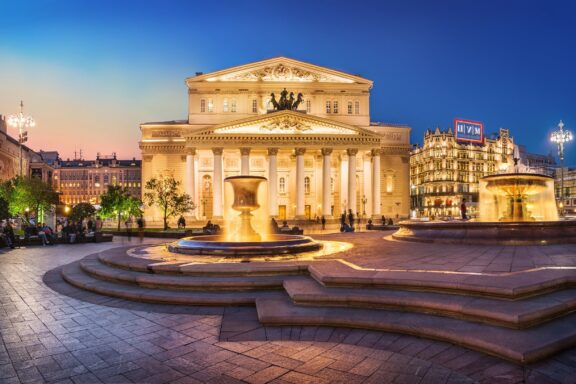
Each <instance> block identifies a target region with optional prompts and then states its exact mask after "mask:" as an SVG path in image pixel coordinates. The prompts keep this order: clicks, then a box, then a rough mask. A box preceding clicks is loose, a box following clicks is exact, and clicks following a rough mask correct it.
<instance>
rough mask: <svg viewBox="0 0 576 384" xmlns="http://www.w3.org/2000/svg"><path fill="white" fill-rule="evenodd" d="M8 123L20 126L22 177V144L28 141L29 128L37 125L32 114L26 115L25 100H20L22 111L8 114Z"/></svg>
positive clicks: (21, 172)
mask: <svg viewBox="0 0 576 384" xmlns="http://www.w3.org/2000/svg"><path fill="white" fill-rule="evenodd" d="M8 125H10V126H11V127H14V128H18V144H19V145H20V177H22V174H23V171H22V144H24V143H25V142H27V141H28V131H27V129H28V128H32V127H34V126H35V125H36V122H35V121H34V119H33V118H32V117H31V116H25V115H24V102H23V101H20V113H18V114H17V115H10V116H8Z"/></svg>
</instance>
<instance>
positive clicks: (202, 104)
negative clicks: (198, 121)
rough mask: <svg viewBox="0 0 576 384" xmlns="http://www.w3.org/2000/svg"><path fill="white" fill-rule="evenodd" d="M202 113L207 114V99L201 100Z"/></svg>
mask: <svg viewBox="0 0 576 384" xmlns="http://www.w3.org/2000/svg"><path fill="white" fill-rule="evenodd" d="M200 112H202V113H204V112H206V100H205V99H202V100H200Z"/></svg>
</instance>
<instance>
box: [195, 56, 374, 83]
mask: <svg viewBox="0 0 576 384" xmlns="http://www.w3.org/2000/svg"><path fill="white" fill-rule="evenodd" d="M186 81H187V83H194V82H204V81H207V82H320V83H343V84H353V83H357V84H369V85H372V81H371V80H368V79H365V78H363V77H360V76H355V75H351V74H348V73H345V72H341V71H337V70H334V69H330V68H326V67H321V66H318V65H314V64H310V63H306V62H303V61H299V60H294V59H290V58H287V57H275V58H272V59H267V60H262V61H257V62H254V63H250V64H245V65H240V66H236V67H232V68H228V69H224V70H221V71H216V72H211V73H207V74H203V75H199V76H195V77H190V78H188V79H187V80H186Z"/></svg>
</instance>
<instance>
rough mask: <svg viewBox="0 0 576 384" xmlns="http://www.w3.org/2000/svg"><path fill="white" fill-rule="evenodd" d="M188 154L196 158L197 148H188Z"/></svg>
mask: <svg viewBox="0 0 576 384" xmlns="http://www.w3.org/2000/svg"><path fill="white" fill-rule="evenodd" d="M186 154H187V155H192V156H194V155H195V154H196V148H192V147H189V148H186Z"/></svg>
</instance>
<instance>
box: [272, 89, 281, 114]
mask: <svg viewBox="0 0 576 384" xmlns="http://www.w3.org/2000/svg"><path fill="white" fill-rule="evenodd" d="M270 97H271V99H270V102H271V103H272V105H273V106H274V109H276V110H278V109H280V105H279V104H278V102H277V101H276V95H274V92H272V93H271V94H270Z"/></svg>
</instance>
